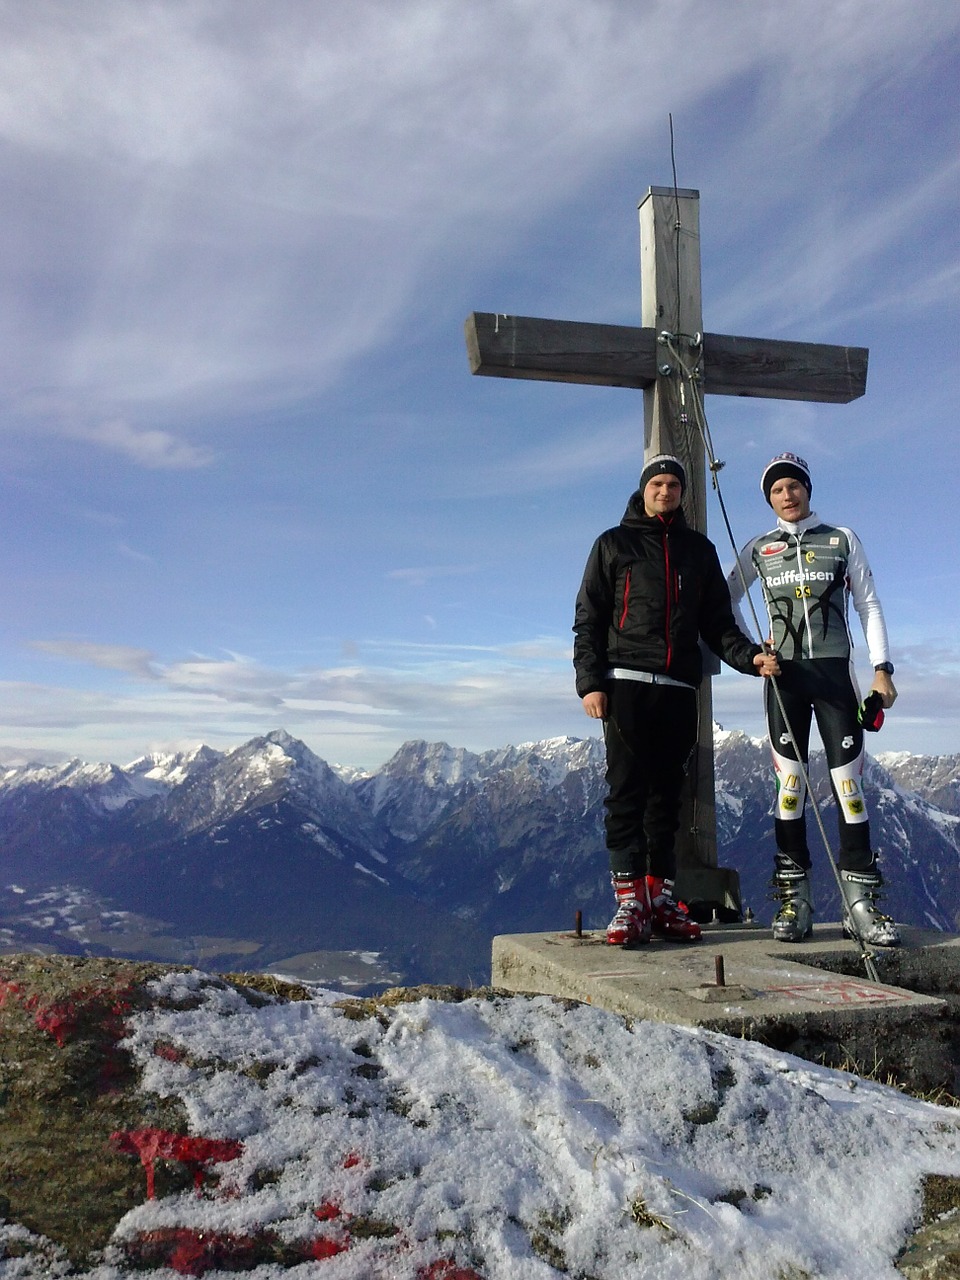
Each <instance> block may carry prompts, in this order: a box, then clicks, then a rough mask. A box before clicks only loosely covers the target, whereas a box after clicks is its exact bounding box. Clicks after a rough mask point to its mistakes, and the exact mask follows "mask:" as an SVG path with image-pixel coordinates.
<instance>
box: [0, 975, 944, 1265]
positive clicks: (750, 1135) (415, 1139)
mask: <svg viewBox="0 0 960 1280" xmlns="http://www.w3.org/2000/svg"><path fill="white" fill-rule="evenodd" d="M152 986H153V990H154V991H155V992H156V994H157V996H158V998H162V999H163V1000H164V1001H165V1002H166V1003H167V1004H172V1005H173V1006H174V1007H168V1008H155V1009H151V1010H150V1011H148V1012H146V1013H143V1014H139V1015H137V1016H136V1018H135V1019H134V1021H133V1023H132V1027H133V1030H132V1035H131V1039H130V1042H129V1043H130V1046H131V1047H132V1049H133V1051H134V1053H135V1054H136V1057H137V1058H138V1060H139V1062H140V1064H141V1066H142V1068H143V1071H144V1088H145V1089H146V1090H148V1091H153V1092H155V1093H157V1094H162V1095H179V1097H180V1098H181V1099H182V1100H183V1102H184V1104H185V1106H186V1108H187V1111H188V1115H189V1121H190V1128H191V1132H192V1133H193V1134H196V1135H203V1136H205V1137H208V1138H220V1139H238V1140H239V1141H240V1142H241V1143H242V1154H241V1155H240V1156H239V1158H237V1159H234V1160H232V1161H230V1162H229V1163H225V1164H222V1165H220V1166H218V1172H219V1185H216V1180H212V1181H211V1183H210V1185H209V1186H208V1187H207V1189H206V1190H205V1191H204V1194H203V1195H200V1196H198V1195H195V1194H192V1193H189V1192H185V1193H183V1194H181V1195H177V1196H175V1197H169V1198H167V1199H158V1200H145V1201H144V1203H143V1204H142V1205H141V1206H140V1207H138V1208H137V1209H135V1210H133V1211H132V1212H131V1213H129V1214H127V1216H126V1217H125V1218H124V1219H123V1220H122V1222H121V1224H120V1227H119V1229H118V1232H117V1237H116V1238H117V1239H118V1240H127V1241H134V1240H136V1239H137V1238H138V1236H140V1238H148V1237H147V1235H144V1234H142V1233H155V1232H158V1231H161V1230H162V1229H164V1228H189V1229H193V1230H194V1231H195V1232H203V1233H214V1234H215V1233H221V1234H222V1233H229V1234H231V1235H235V1236H238V1237H242V1236H250V1235H252V1234H255V1233H256V1232H258V1231H261V1232H262V1231H263V1230H264V1229H265V1228H266V1229H269V1230H270V1231H272V1232H273V1233H274V1234H275V1235H276V1236H278V1237H279V1238H280V1239H282V1240H284V1241H289V1242H302V1241H313V1242H315V1243H316V1242H317V1241H320V1242H327V1243H329V1246H330V1249H329V1251H330V1253H331V1256H329V1257H323V1256H322V1255H323V1253H324V1252H325V1251H326V1244H324V1243H321V1245H320V1247H319V1248H317V1249H316V1250H315V1251H316V1252H317V1254H318V1258H319V1260H317V1261H309V1262H305V1263H303V1264H302V1266H301V1267H299V1268H297V1270H296V1271H295V1272H294V1274H296V1275H308V1274H309V1275H311V1276H314V1275H315V1276H318V1277H329V1280H348V1278H349V1280H374V1278H376V1277H391V1278H392V1277H397V1278H401V1277H410V1278H411V1280H414V1278H415V1277H418V1276H419V1277H428V1278H429V1280H448V1278H452V1277H466V1276H470V1277H473V1276H480V1277H483V1280H518V1278H519V1280H540V1278H541V1277H542V1278H543V1280H546V1278H547V1277H551V1278H556V1277H557V1276H558V1275H560V1274H562V1272H561V1271H559V1270H558V1269H557V1266H556V1265H551V1264H562V1266H563V1267H565V1268H566V1274H567V1275H569V1276H575V1277H576V1276H579V1277H591V1278H594V1280H624V1277H633V1276H636V1277H646V1276H650V1277H654V1276H656V1277H658V1280H672V1278H674V1277H675V1278H676V1280H681V1278H682V1280H715V1278H719V1277H723V1278H724V1280H732V1278H733V1277H737V1280H752V1278H756V1280H775V1278H782V1280H800V1278H801V1277H824V1278H826V1277H836V1280H860V1277H862V1278H863V1280H868V1278H869V1280H883V1277H888V1278H889V1280H893V1277H895V1276H897V1274H898V1273H897V1272H896V1271H895V1270H894V1268H893V1266H892V1259H893V1258H894V1257H895V1255H896V1254H897V1252H898V1250H899V1249H900V1247H901V1246H902V1244H903V1242H904V1239H905V1236H906V1234H907V1233H908V1231H909V1230H910V1229H911V1227H912V1226H913V1225H914V1224H915V1219H916V1214H917V1211H918V1208H919V1196H920V1181H921V1177H922V1175H923V1174H924V1173H927V1172H939V1173H948V1174H955V1175H960V1113H958V1112H957V1111H955V1110H950V1109H946V1108H940V1107H936V1106H933V1105H931V1104H928V1103H924V1102H920V1101H917V1100H915V1099H911V1098H909V1097H906V1096H904V1095H902V1094H900V1093H898V1092H896V1091H894V1090H892V1089H888V1088H885V1087H883V1086H881V1085H874V1084H870V1083H866V1082H863V1081H859V1080H857V1079H856V1078H855V1077H852V1076H847V1075H844V1074H843V1073H840V1072H836V1071H830V1070H827V1069H825V1068H819V1067H816V1066H812V1065H811V1064H809V1063H806V1062H803V1061H802V1060H800V1059H798V1058H793V1057H790V1056H788V1055H785V1054H782V1053H777V1052H774V1051H771V1050H769V1049H766V1048H763V1047H762V1046H759V1045H757V1044H753V1043H750V1042H748V1041H741V1040H735V1039H730V1038H727V1037H724V1036H720V1035H717V1034H713V1033H710V1032H705V1031H700V1030H689V1029H684V1028H678V1027H672V1026H662V1025H658V1024H654V1023H649V1022H643V1023H637V1024H635V1026H634V1027H633V1028H632V1029H631V1028H630V1027H629V1026H628V1025H626V1024H625V1023H624V1021H623V1020H622V1019H620V1018H618V1017H615V1016H613V1015H611V1014H607V1013H604V1012H602V1011H599V1010H596V1009H592V1008H589V1007H586V1006H570V1007H568V1006H564V1005H563V1004H561V1003H559V1002H556V1001H553V1000H551V999H549V998H546V997H535V998H529V999H528V998H523V997H516V998H512V999H511V998H502V999H496V1000H484V999H481V998H471V999H469V1000H466V1001H465V1002H462V1003H444V1002H441V1001H438V1000H420V1001H417V1002H415V1003H408V1004H401V1005H397V1006H394V1007H390V1008H386V1009H382V1010H381V1011H380V1012H379V1014H378V1016H374V1017H364V1018H361V1019H359V1020H357V1019H351V1018H348V1017H347V1016H345V1014H344V1012H343V1011H342V1010H341V1009H338V1008H337V1007H336V1005H335V1001H336V1000H340V999H342V996H341V995H340V994H339V993H333V992H321V993H320V994H319V995H318V997H317V999H316V1000H314V1001H312V1002H310V1001H307V1002H302V1003H293V1004H279V1003H277V1004H270V1005H267V1006H265V1007H261V1008H255V1007H252V1006H251V1005H250V1004H249V1003H248V1001H247V1000H246V999H245V998H244V997H243V995H241V994H240V993H239V992H237V991H236V990H234V989H232V988H230V987H227V986H225V985H223V984H221V983H217V982H212V981H211V980H210V979H209V978H207V977H205V976H204V975H202V974H198V973H196V972H191V973H171V974H169V975H167V976H165V977H164V978H163V979H161V980H160V981H158V982H156V983H154V984H152ZM373 1222H375V1223H379V1224H386V1225H387V1227H388V1228H389V1230H390V1231H392V1232H393V1234H390V1235H386V1234H381V1235H380V1236H379V1238H378V1236H377V1235H376V1234H370V1232H369V1230H367V1231H366V1232H365V1233H359V1232H358V1231H357V1230H355V1227H356V1226H357V1224H360V1223H363V1224H366V1226H367V1227H368V1228H369V1225H370V1224H371V1223H373ZM12 1230H14V1229H11V1228H6V1229H5V1228H3V1227H2V1226H0V1238H2V1237H3V1234H4V1231H6V1232H7V1233H8V1238H9V1233H10V1231H12ZM338 1248H339V1249H340V1250H341V1251H340V1252H334V1250H335V1249H338ZM116 1256H117V1258H119V1257H120V1255H119V1254H117V1255H116ZM36 1274H38V1272H37V1269H36V1264H35V1263H31V1262H29V1261H27V1260H25V1259H20V1260H17V1259H11V1260H8V1261H7V1262H5V1263H0V1276H3V1277H6V1278H10V1280H13V1278H15V1277H19V1276H28V1275H36ZM45 1274H50V1272H49V1270H48V1271H47V1272H46V1273H45ZM127 1274H131V1275H132V1274H133V1272H132V1271H129V1270H128V1269H125V1264H122V1263H121V1264H119V1265H104V1266H101V1267H98V1268H96V1270H95V1271H93V1272H90V1273H88V1276H89V1277H90V1278H91V1280H93V1278H94V1277H96V1280H109V1278H110V1277H121V1276H124V1275H127ZM139 1274H140V1275H142V1274H143V1273H142V1272H140V1273H139ZM158 1274H160V1275H162V1276H166V1277H172V1276H174V1273H173V1272H171V1271H169V1270H167V1271H161V1272H160V1273H158ZM210 1274H212V1273H211V1272H208V1275H210ZM246 1274H247V1275H249V1276H252V1277H254V1278H255V1280H259V1278H261V1277H262V1278H263V1280H266V1277H268V1276H269V1277H271V1280H275V1278H279V1277H280V1276H289V1275H290V1274H291V1272H290V1271H289V1270H287V1269H284V1268H281V1267H280V1266H277V1265H273V1264H270V1265H260V1266H258V1267H257V1268H256V1270H254V1271H252V1272H251V1271H248V1272H247V1273H246Z"/></svg>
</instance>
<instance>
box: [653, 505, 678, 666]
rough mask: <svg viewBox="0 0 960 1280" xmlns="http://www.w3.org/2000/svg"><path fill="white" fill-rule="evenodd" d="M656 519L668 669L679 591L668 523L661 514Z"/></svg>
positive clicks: (671, 654)
mask: <svg viewBox="0 0 960 1280" xmlns="http://www.w3.org/2000/svg"><path fill="white" fill-rule="evenodd" d="M658 519H659V520H660V522H661V523H662V524H663V577H664V587H665V593H666V599H667V618H666V636H665V637H664V638H665V640H666V644H667V661H666V664H665V665H666V670H667V671H669V670H670V660H671V659H672V657H673V646H672V645H671V643H670V618H671V613H672V609H671V606H672V604H673V602H674V601H675V600H678V599H679V596H680V593H679V591H678V590H677V585H676V582H675V581H674V575H673V570H672V568H671V566H670V542H669V540H668V538H667V532H668V529H669V525H668V524H667V522H666V521H665V520H664V519H663V516H659V517H658Z"/></svg>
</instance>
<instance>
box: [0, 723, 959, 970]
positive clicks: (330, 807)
mask: <svg viewBox="0 0 960 1280" xmlns="http://www.w3.org/2000/svg"><path fill="white" fill-rule="evenodd" d="M715 768H716V779H717V827H718V840H719V848H720V863H721V865H722V866H726V867H734V868H736V869H737V870H738V872H739V874H740V879H741V889H742V898H743V902H744V905H745V906H749V907H751V908H752V910H753V911H754V913H755V914H756V916H757V917H758V918H759V919H761V920H769V918H770V915H771V913H772V908H771V906H770V904H769V902H768V901H767V881H768V880H769V876H770V865H771V858H772V836H771V831H772V821H771V816H770V802H771V798H772V783H771V779H770V776H769V765H768V754H767V750H766V746H765V744H764V743H762V742H761V741H759V740H755V739H751V738H748V737H747V736H746V735H744V734H742V733H738V732H730V733H725V732H723V731H718V733H717V735H716V760H715ZM812 777H813V780H814V784H815V786H816V787H818V788H819V791H820V793H821V794H823V793H824V789H825V786H826V782H825V771H824V769H823V766H822V761H821V760H818V759H817V758H816V757H814V761H813V767H812ZM958 778H960V756H946V757H937V758H931V757H921V756H909V755H904V754H899V753H898V754H895V755H888V756H880V757H878V758H877V759H875V760H872V761H871V762H870V763H869V766H868V773H867V784H868V790H869V794H870V796H871V800H872V806H873V815H874V816H873V829H874V835H875V843H876V845H877V847H878V851H879V853H880V856H881V859H882V865H883V867H884V872H885V875H886V877H887V881H888V885H889V897H888V900H887V908H888V910H891V911H892V913H893V914H895V915H896V916H897V918H898V919H900V920H902V921H904V922H906V923H914V924H924V925H933V926H935V927H938V928H941V929H946V930H954V929H956V928H957V926H958V919H960V916H958V906H957V904H958V902H960V781H958ZM603 794H604V785H603V747H602V743H601V742H600V740H599V739H597V738H592V739H586V740H580V739H573V738H560V739H552V740H548V741H545V742H538V743H531V744H526V745H523V746H509V747H504V748H501V749H498V750H496V751H488V752H482V753H473V752H470V751H466V750H464V749H458V748H452V747H449V746H447V745H446V744H444V743H426V742H409V743H406V744H405V745H404V746H403V747H401V749H400V750H399V751H398V752H397V753H396V755H394V756H393V757H392V759H390V760H389V761H387V763H386V764H384V765H383V766H382V767H381V768H379V769H377V770H375V771H373V772H370V773H358V772H357V771H356V770H345V769H338V768H336V767H331V766H330V765H328V764H326V763H325V762H324V761H323V760H321V759H319V757H317V756H316V755H314V753H313V752H311V751H310V750H309V748H308V747H306V746H305V745H304V744H303V743H302V742H300V741H298V740H297V739H295V738H292V737H291V736H290V735H289V734H287V733H285V732H284V731H283V730H276V731H274V732H273V733H270V734H267V735H266V736H265V737H258V738H253V739H251V740H250V741H249V742H246V743H244V744H243V745H242V746H239V747H237V748H235V749H234V750H232V751H227V752H219V751H215V750H213V749H212V748H210V747H206V746H201V747H198V748H196V749H195V750H193V751H191V752H186V753H179V754H175V755H146V756H143V757H141V758H140V759H138V760H135V761H133V762H132V763H131V764H128V765H126V766H123V767H119V766H116V765H113V764H85V763H83V762H81V761H71V762H69V763H67V764H63V765H19V766H16V767H10V768H6V769H3V770H2V771H0V949H3V950H14V949H16V950H24V949H30V948H34V949H40V948H43V949H55V950H58V951H67V952H70V951H73V952H78V953H89V954H122V955H138V956H144V957H150V958H156V959H162V960H171V959H178V960H180V959H182V960H186V961H188V962H190V963H202V964H203V965H205V966H207V967H211V966H214V967H220V968H229V967H235V968H239V967H244V968H265V967H267V966H271V965H272V966H274V967H278V968H280V969H282V970H284V971H286V972H291V971H293V972H299V973H301V974H303V976H312V977H316V978H318V979H319V980H321V981H330V982H334V983H335V982H337V981H338V980H340V981H342V982H343V983H344V984H345V985H351V984H352V985H354V986H362V985H364V984H365V983H366V982H377V981H394V982H395V981H404V982H421V981H429V982H449V983H459V984H469V983H478V982H485V981H487V980H488V977H489V962H490V940H491V938H492V937H493V936H494V935H495V934H497V933H509V932H531V931H537V930H548V929H556V928H566V927H570V926H572V925H573V922H574V916H575V912H576V911H577V910H580V911H582V913H583V921H584V925H585V926H586V927H588V928H589V927H599V926H601V925H602V924H604V923H605V921H606V917H607V915H608V914H609V901H608V899H609V894H610V890H609V884H608V880H607V874H606V855H605V852H604V847H603V830H602V817H603V807H602V800H603ZM825 821H826V824H827V829H828V831H829V832H830V833H831V834H832V833H833V831H834V829H835V819H834V815H833V813H832V807H831V806H830V805H829V804H828V805H827V807H826V809H825ZM810 833H811V848H812V849H813V850H814V859H815V864H816V873H815V888H816V892H817V896H818V905H819V918H820V919H836V918H837V914H838V905H837V894H836V889H835V884H834V881H833V877H832V874H831V872H830V870H829V867H828V864H827V861H826V857H825V853H824V851H823V850H822V848H821V849H818V848H817V840H818V839H819V837H818V833H817V829H816V826H815V824H814V823H813V822H812V820H811V822H810Z"/></svg>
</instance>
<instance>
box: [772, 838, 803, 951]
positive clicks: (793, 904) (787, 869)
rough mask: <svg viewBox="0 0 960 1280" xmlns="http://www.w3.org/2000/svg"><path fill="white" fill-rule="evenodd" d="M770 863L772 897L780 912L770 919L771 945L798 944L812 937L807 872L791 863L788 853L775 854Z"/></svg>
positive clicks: (795, 863) (797, 864) (798, 865)
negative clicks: (771, 868)
mask: <svg viewBox="0 0 960 1280" xmlns="http://www.w3.org/2000/svg"><path fill="white" fill-rule="evenodd" d="M774 862H775V867H776V870H775V871H774V876H773V881H772V887H773V890H774V894H773V896H774V897H775V898H778V899H779V900H780V910H779V911H778V912H777V914H776V915H775V916H774V917H773V938H774V941H775V942H802V941H803V940H804V938H809V937H810V935H811V934H812V933H813V893H812V890H811V887H810V872H809V869H808V868H806V867H801V866H800V864H799V863H797V862H794V860H793V858H791V857H790V855H789V854H788V853H778V854H777V855H776V858H775V860H774Z"/></svg>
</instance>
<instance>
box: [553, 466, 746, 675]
mask: <svg viewBox="0 0 960 1280" xmlns="http://www.w3.org/2000/svg"><path fill="white" fill-rule="evenodd" d="M573 630H574V634H575V636H576V639H575V641H574V646H573V665H574V669H575V671H576V675H577V693H578V694H579V696H580V697H581V698H582V697H584V696H585V695H586V694H588V693H593V692H594V691H596V690H600V689H603V688H604V686H605V685H606V677H607V672H608V671H609V670H610V669H611V668H612V667H626V668H628V669H630V670H633V671H650V672H654V673H656V674H658V675H668V676H672V677H673V679H674V680H682V681H683V682H684V684H691V685H699V683H700V681H701V680H702V678H703V659H702V657H701V654H700V646H699V638H700V637H701V636H702V637H703V639H704V640H705V641H706V643H707V644H708V645H709V646H710V648H711V649H712V650H713V652H714V653H715V654H717V656H718V657H720V658H722V659H723V660H724V661H725V662H726V663H728V664H729V665H730V666H731V667H734V668H735V669H736V670H737V671H742V672H745V673H749V674H752V675H757V674H758V672H757V670H756V668H755V667H754V665H753V659H754V658H755V657H756V655H757V654H758V653H760V652H761V648H760V645H758V644H754V643H753V641H751V640H750V639H749V637H748V636H745V635H744V633H743V632H742V631H741V630H740V628H739V627H738V626H737V623H736V620H735V619H734V616H733V609H732V607H731V605H730V593H729V591H728V589H727V584H726V582H725V581H724V577H723V571H722V570H721V568H720V561H719V560H718V559H717V551H716V548H715V547H714V545H713V543H712V542H711V541H710V540H709V538H707V537H706V536H705V535H704V534H702V533H697V531H696V530H695V529H691V528H690V527H689V525H688V524H687V522H686V519H685V518H684V515H683V512H682V511H680V510H679V509H678V510H677V511H675V512H673V513H672V515H671V516H670V517H669V518H664V517H661V516H648V515H647V514H646V512H645V510H644V506H643V496H642V494H641V492H640V491H639V490H637V492H636V493H634V494H633V495H632V497H631V498H630V501H629V503H628V504H627V509H626V512H625V513H624V516H623V519H622V520H621V522H620V524H619V525H618V526H617V527H616V528H614V529H608V530H607V531H606V533H602V534H601V535H600V537H599V538H598V539H597V540H596V542H595V543H594V544H593V550H592V551H591V552H590V558H589V559H588V560H587V567H586V569H585V570H584V574H583V582H582V583H581V585H580V592H579V594H578V596H577V611H576V620H575V622H574V626H573Z"/></svg>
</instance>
